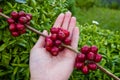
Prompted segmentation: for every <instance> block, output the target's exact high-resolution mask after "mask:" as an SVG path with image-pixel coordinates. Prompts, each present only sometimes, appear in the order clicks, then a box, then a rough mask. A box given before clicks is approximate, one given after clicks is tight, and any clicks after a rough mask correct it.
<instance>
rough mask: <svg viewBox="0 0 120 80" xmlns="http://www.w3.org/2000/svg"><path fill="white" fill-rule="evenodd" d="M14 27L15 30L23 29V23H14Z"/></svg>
mask: <svg viewBox="0 0 120 80" xmlns="http://www.w3.org/2000/svg"><path fill="white" fill-rule="evenodd" d="M16 28H17V30H19V31H22V30H23V29H25V26H24V25H23V24H20V23H18V24H16Z"/></svg>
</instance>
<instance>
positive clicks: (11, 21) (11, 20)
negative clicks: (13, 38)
mask: <svg viewBox="0 0 120 80" xmlns="http://www.w3.org/2000/svg"><path fill="white" fill-rule="evenodd" d="M7 22H8V24H9V25H10V24H12V23H14V22H15V21H14V20H13V19H12V18H8V19H7Z"/></svg>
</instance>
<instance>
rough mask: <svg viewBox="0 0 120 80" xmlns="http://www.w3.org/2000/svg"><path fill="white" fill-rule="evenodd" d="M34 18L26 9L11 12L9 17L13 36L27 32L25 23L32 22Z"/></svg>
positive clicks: (8, 20)
mask: <svg viewBox="0 0 120 80" xmlns="http://www.w3.org/2000/svg"><path fill="white" fill-rule="evenodd" d="M31 19H32V15H31V14H28V13H25V12H24V11H20V12H16V11H13V12H11V18H8V19H7V22H8V24H9V30H10V32H11V34H12V36H14V37H17V36H19V35H21V34H24V33H25V32H26V29H25V24H28V25H29V24H30V20H31Z"/></svg>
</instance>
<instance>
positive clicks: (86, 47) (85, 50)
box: [81, 45, 90, 54]
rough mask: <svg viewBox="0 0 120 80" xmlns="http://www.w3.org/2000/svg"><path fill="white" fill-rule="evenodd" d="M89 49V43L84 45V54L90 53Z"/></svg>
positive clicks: (82, 50) (82, 49)
mask: <svg viewBox="0 0 120 80" xmlns="http://www.w3.org/2000/svg"><path fill="white" fill-rule="evenodd" d="M89 51H90V47H89V46H87V45H85V46H83V47H82V48H81V52H82V53H83V54H87V53H89Z"/></svg>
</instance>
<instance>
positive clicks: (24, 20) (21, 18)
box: [19, 17, 27, 24]
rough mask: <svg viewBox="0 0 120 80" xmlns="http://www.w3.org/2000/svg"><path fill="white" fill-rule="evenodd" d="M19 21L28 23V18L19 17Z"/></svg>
mask: <svg viewBox="0 0 120 80" xmlns="http://www.w3.org/2000/svg"><path fill="white" fill-rule="evenodd" d="M19 23H21V24H25V23H27V18H26V17H20V18H19Z"/></svg>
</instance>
